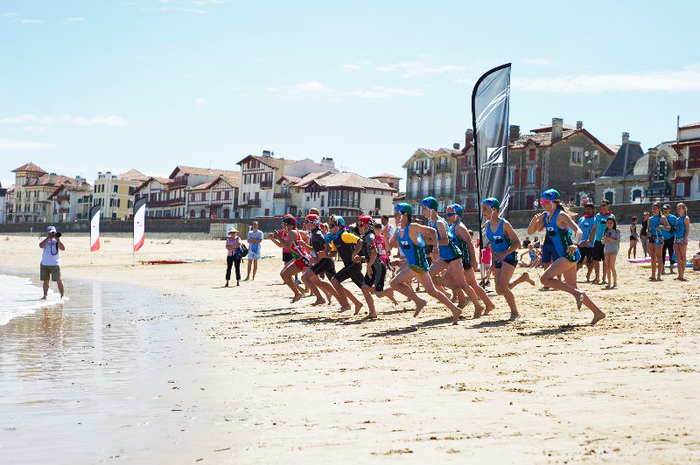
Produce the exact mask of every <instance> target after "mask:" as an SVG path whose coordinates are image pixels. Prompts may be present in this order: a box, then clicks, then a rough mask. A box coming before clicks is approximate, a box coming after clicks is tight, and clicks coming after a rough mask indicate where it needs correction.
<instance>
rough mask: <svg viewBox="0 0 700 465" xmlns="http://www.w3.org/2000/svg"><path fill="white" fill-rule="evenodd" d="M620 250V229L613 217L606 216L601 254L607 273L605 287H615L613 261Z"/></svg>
mask: <svg viewBox="0 0 700 465" xmlns="http://www.w3.org/2000/svg"><path fill="white" fill-rule="evenodd" d="M619 250H620V231H619V230H618V229H617V221H615V217H611V218H608V219H607V221H606V222H605V232H604V233H603V255H604V257H605V272H606V273H607V276H606V278H607V281H608V285H607V286H606V288H607V289H612V288H614V287H617V269H615V261H616V260H617V252H618V251H619Z"/></svg>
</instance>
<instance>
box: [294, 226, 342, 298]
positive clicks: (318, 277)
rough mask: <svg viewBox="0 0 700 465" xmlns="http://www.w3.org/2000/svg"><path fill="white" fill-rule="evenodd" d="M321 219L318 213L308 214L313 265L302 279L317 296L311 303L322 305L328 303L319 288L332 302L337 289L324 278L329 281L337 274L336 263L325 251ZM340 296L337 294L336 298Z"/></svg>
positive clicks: (309, 247)
mask: <svg viewBox="0 0 700 465" xmlns="http://www.w3.org/2000/svg"><path fill="white" fill-rule="evenodd" d="M320 223H321V221H320V219H319V217H318V215H317V214H314V213H310V214H308V215H307V216H306V222H305V224H304V225H305V227H306V230H307V231H308V235H309V244H308V246H307V248H308V249H309V251H310V252H311V253H312V259H311V266H310V267H309V268H307V269H306V270H305V271H304V274H303V275H302V277H301V279H302V281H303V282H304V284H306V286H307V287H308V288H309V289H310V290H311V292H313V293H314V295H315V296H316V301H315V302H314V303H312V304H311V305H322V304H324V303H326V300H324V299H323V297H322V296H321V293H320V292H319V289H320V290H321V291H323V293H324V294H325V295H326V299H327V300H328V304H330V303H331V297H332V296H335V289H334V288H333V286H332V285H331V284H330V283H329V282H325V281H322V278H324V277H325V278H327V279H328V280H329V281H330V279H331V278H333V276H335V265H334V264H333V259H332V258H330V257H328V256H327V255H326V253H325V250H324V249H325V246H326V240H325V237H324V236H323V233H321V230H320V229H319V225H320ZM337 298H338V297H337V296H336V299H337Z"/></svg>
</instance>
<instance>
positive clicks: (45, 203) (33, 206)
mask: <svg viewBox="0 0 700 465" xmlns="http://www.w3.org/2000/svg"><path fill="white" fill-rule="evenodd" d="M12 172H13V173H15V188H14V192H13V195H14V199H13V206H12V220H13V222H15V223H26V222H51V221H53V219H54V207H56V204H55V201H54V199H53V198H51V199H50V198H49V197H51V196H52V195H53V194H55V193H56V192H57V190H58V189H59V188H60V187H62V186H64V185H65V186H68V187H74V188H77V189H83V188H85V189H88V190H90V189H91V187H89V185H88V184H87V183H86V182H85V180H84V179H82V178H80V177H76V178H72V177H69V176H63V175H58V174H56V173H47V172H46V171H44V170H43V169H41V168H40V167H38V166H37V165H35V164H34V163H31V162H29V163H27V164H25V165H22V166H20V167H19V168H17V169H15V170H13V171H12ZM86 186H87V187H86ZM57 208H58V209H59V210H60V209H61V208H66V207H65V206H63V207H57ZM61 213H64V214H65V216H66V220H67V221H68V220H70V221H73V220H75V219H77V213H76V214H75V217H74V216H73V215H71V212H70V210H69V211H64V212H61Z"/></svg>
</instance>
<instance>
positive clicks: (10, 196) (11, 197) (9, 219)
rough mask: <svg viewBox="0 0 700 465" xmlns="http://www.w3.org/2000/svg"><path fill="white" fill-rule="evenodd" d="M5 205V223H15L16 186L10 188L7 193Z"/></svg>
mask: <svg viewBox="0 0 700 465" xmlns="http://www.w3.org/2000/svg"><path fill="white" fill-rule="evenodd" d="M4 200H5V205H4V208H3V212H4V216H3V223H14V220H13V215H12V211H13V208H14V204H15V186H14V185H13V186H10V188H9V189H7V191H6V192H5V199H4Z"/></svg>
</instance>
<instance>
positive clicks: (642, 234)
mask: <svg viewBox="0 0 700 465" xmlns="http://www.w3.org/2000/svg"><path fill="white" fill-rule="evenodd" d="M639 239H640V240H641V241H642V250H644V258H647V255H649V212H644V216H643V217H642V225H641V228H640V229H639Z"/></svg>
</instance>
